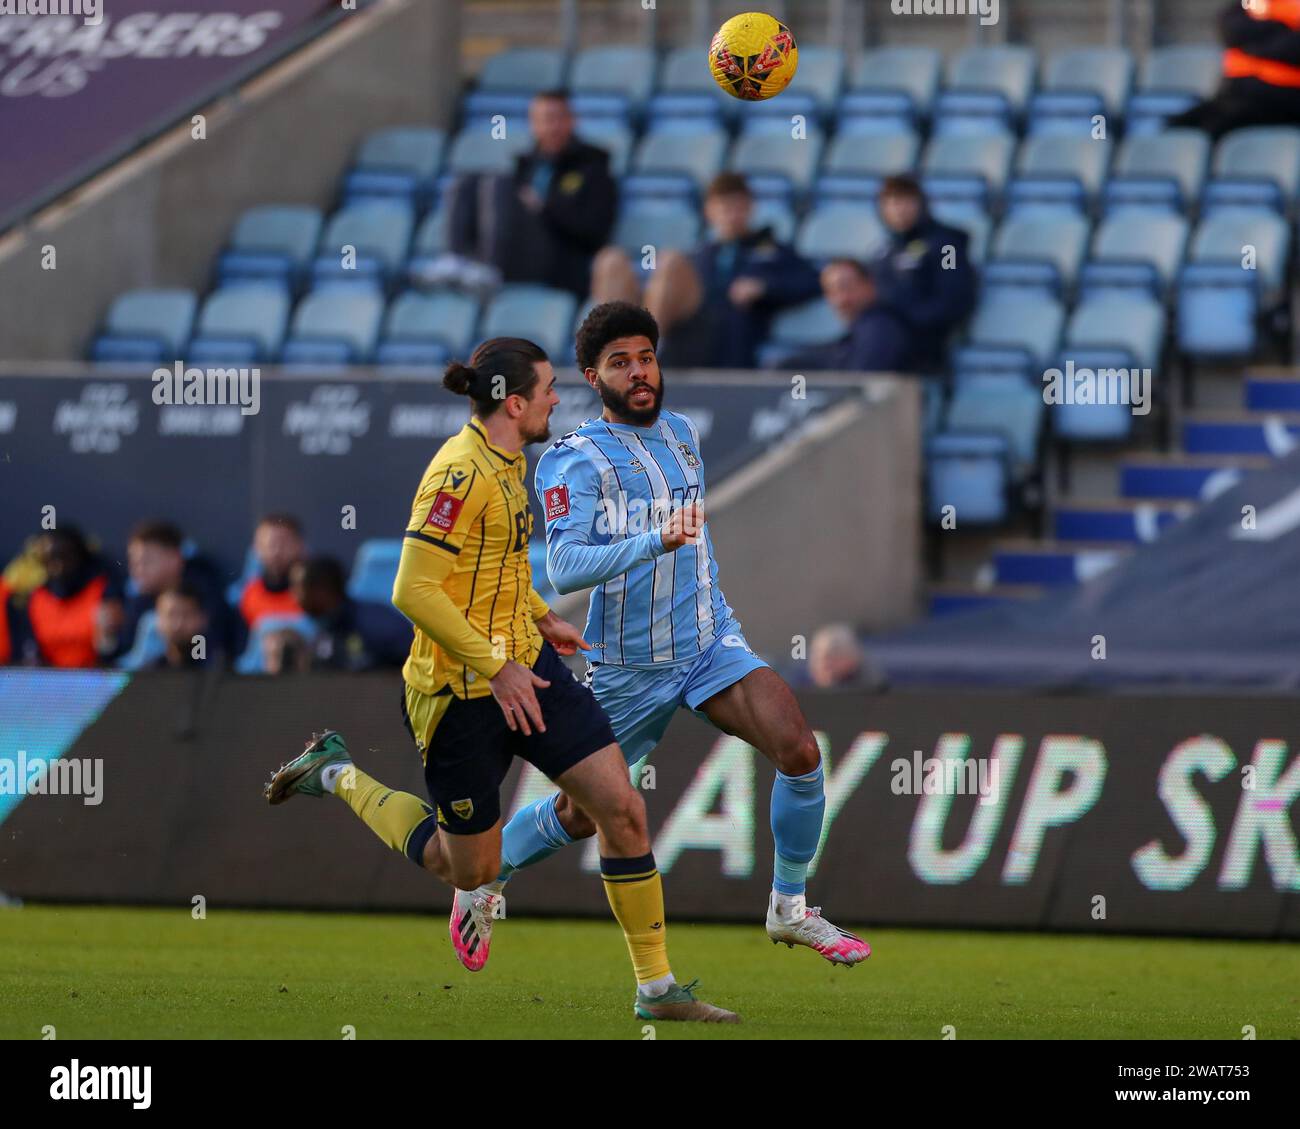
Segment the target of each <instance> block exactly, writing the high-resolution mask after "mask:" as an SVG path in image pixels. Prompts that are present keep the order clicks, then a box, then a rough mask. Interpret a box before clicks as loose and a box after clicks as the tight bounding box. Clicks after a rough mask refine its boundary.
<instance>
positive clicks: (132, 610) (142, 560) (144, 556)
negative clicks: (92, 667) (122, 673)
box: [102, 521, 233, 658]
mask: <svg viewBox="0 0 1300 1129" xmlns="http://www.w3.org/2000/svg"><path fill="white" fill-rule="evenodd" d="M183 545H184V536H183V535H182V533H181V531H180V530H179V529H178V528H177V527H176V526H174V525H172V524H171V523H170V522H166V521H143V522H140V524H138V525H137V526H136V527H135V528H134V529H133V530H132V531H131V536H130V538H129V539H128V541H127V545H126V562H127V570H128V572H129V573H130V576H131V582H132V583H131V589H133V590H128V592H127V595H126V598H125V600H124V602H123V603H122V604H120V605H117V608H118V609H120V615H118V614H117V613H116V612H115V611H113V612H110V618H109V619H108V622H107V623H106V628H105V631H104V633H103V639H102V642H103V645H105V646H110V647H111V650H109V651H108V652H107V653H106V654H105V655H104V657H105V658H117V657H118V656H120V655H122V654H124V653H125V652H127V651H129V650H130V649H131V647H132V645H133V644H134V643H135V639H136V634H137V632H138V630H139V626H140V620H141V618H142V617H143V616H144V615H145V614H146V613H148V612H151V611H155V610H156V601H157V599H158V596H159V595H160V594H161V593H162V592H164V591H166V590H168V589H174V588H176V587H177V586H178V585H181V584H184V585H186V586H187V587H188V588H192V589H193V590H194V591H196V592H198V593H199V597H200V599H201V600H202V602H203V610H204V615H205V618H206V620H207V623H208V627H209V628H210V630H211V633H212V636H213V640H212V641H213V642H215V643H216V645H217V646H218V648H219V649H221V650H226V649H228V648H229V647H230V646H231V643H232V642H233V640H232V639H231V633H232V628H233V625H232V624H231V622H230V620H231V614H230V610H229V608H227V607H226V602H225V600H224V599H223V598H222V595H221V582H220V579H219V577H218V575H217V571H216V569H215V568H214V567H213V565H212V564H211V563H209V562H208V561H207V560H205V559H204V558H203V557H198V556H193V557H189V558H187V557H186V556H185V555H184V552H183ZM109 608H113V605H109Z"/></svg>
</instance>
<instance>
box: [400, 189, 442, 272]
mask: <svg viewBox="0 0 1300 1129" xmlns="http://www.w3.org/2000/svg"><path fill="white" fill-rule="evenodd" d="M446 250H447V209H446V208H445V207H444V208H436V209H435V210H433V211H431V212H429V214H428V215H426V216H425V217H424V219H422V220H421V221H420V226H419V227H418V228H416V231H415V239H414V240H413V241H412V243H411V257H410V258H409V259H408V260H407V261H406V275H407V277H408V278H412V279H418V278H419V277H420V276H421V275H423V274H424V273H425V272H426V271H428V270H430V269H431V268H432V266H433V264H434V263H435V262H436V261H437V259H438V257H439V256H440V255H442V254H444V253H445V252H446Z"/></svg>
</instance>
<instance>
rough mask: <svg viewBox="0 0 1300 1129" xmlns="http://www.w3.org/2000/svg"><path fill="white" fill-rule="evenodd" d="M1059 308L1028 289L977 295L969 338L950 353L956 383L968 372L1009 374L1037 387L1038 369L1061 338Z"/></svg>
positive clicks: (1050, 357)
mask: <svg viewBox="0 0 1300 1129" xmlns="http://www.w3.org/2000/svg"><path fill="white" fill-rule="evenodd" d="M1064 324H1065V311H1064V309H1063V308H1062V306H1061V304H1060V303H1059V302H1057V301H1055V300H1054V299H1052V298H1048V297H1045V296H1044V295H1042V294H1035V293H1034V292H1033V291H1021V290H1003V291H999V292H995V293H993V294H991V295H989V296H988V297H987V298H985V299H983V300H981V302H980V304H979V307H978V309H976V311H975V315H974V317H973V318H972V319H971V326H970V334H969V341H968V342H967V344H965V345H962V346H960V347H959V348H958V349H957V350H956V352H955V355H954V359H953V368H954V374H955V377H956V382H957V383H958V384H960V383H961V382H962V381H963V380H965V379H967V378H968V377H970V376H976V375H981V374H989V373H993V374H1001V373H1015V374H1018V375H1019V376H1020V377H1021V378H1022V379H1024V380H1026V381H1028V382H1029V383H1030V384H1031V386H1033V387H1039V388H1041V384H1040V378H1041V375H1042V372H1043V370H1044V369H1045V368H1046V367H1047V366H1048V365H1049V364H1051V363H1052V360H1053V359H1054V358H1055V356H1056V353H1057V347H1058V345H1059V344H1060V341H1061V329H1062V327H1063V325H1064Z"/></svg>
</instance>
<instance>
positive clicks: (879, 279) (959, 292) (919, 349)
mask: <svg viewBox="0 0 1300 1129" xmlns="http://www.w3.org/2000/svg"><path fill="white" fill-rule="evenodd" d="M879 208H880V218H881V219H882V220H883V221H884V223H885V227H886V229H887V231H888V233H889V242H888V244H887V246H886V248H885V249H884V251H883V252H882V254H881V255H880V256H879V257H878V258H877V259H876V260H875V261H874V262H873V263H871V264H870V269H871V276H872V278H873V279H874V280H875V284H876V289H877V290H878V291H879V293H880V297H881V299H882V301H884V302H885V303H886V304H887V305H889V306H890V307H891V308H892V309H894V310H895V311H897V313H898V314H899V315H900V316H901V317H903V318H904V319H905V320H906V322H907V324H908V327H909V328H910V330H911V337H912V344H913V347H914V349H913V356H912V358H911V360H912V365H913V367H914V368H915V370H916V371H917V372H919V373H922V374H926V375H929V374H934V373H938V372H942V371H943V369H944V367H945V365H946V360H947V353H948V338H949V337H950V336H951V335H952V334H953V332H954V331H955V330H956V329H957V328H958V327H959V326H960V325H961V323H962V322H964V321H965V320H966V319H967V318H968V317H969V316H970V314H971V311H972V310H974V308H975V298H976V289H977V279H976V276H975V269H974V267H973V266H972V265H971V261H970V249H969V244H970V239H969V237H968V236H967V234H966V233H965V232H964V231H959V230H958V229H957V228H955V227H948V226H946V225H945V224H941V223H940V222H939V221H938V220H936V219H934V218H933V217H932V216H931V215H930V212H929V207H928V205H927V202H926V199H925V193H924V192H923V191H922V190H921V185H920V183H919V182H918V181H917V180H916V178H915V177H911V176H890V177H886V178H885V180H884V182H883V183H882V184H881V186H880V197H879Z"/></svg>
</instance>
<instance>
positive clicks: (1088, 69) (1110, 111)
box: [1029, 47, 1133, 137]
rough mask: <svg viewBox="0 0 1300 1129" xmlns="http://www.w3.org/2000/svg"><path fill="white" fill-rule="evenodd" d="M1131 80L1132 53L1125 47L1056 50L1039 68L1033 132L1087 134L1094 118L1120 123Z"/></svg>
mask: <svg viewBox="0 0 1300 1129" xmlns="http://www.w3.org/2000/svg"><path fill="white" fill-rule="evenodd" d="M1132 85H1133V57H1132V56H1131V55H1130V54H1129V53H1128V51H1127V50H1126V49H1125V48H1123V47H1071V48H1067V49H1065V50H1063V51H1058V52H1056V53H1055V54H1053V55H1052V57H1051V58H1049V59H1048V60H1047V63H1046V66H1045V67H1044V69H1043V84H1042V88H1041V89H1040V90H1039V92H1038V93H1037V94H1035V95H1034V97H1033V100H1032V101H1031V102H1030V104H1029V132H1030V133H1031V134H1043V133H1066V134H1070V135H1073V136H1083V137H1089V136H1091V135H1092V133H1093V130H1094V118H1095V117H1097V116H1099V115H1100V116H1102V117H1104V118H1105V119H1107V122H1108V127H1107V134H1108V135H1109V133H1110V132H1111V131H1112V130H1113V129H1114V127H1115V126H1116V125H1118V123H1119V120H1120V118H1121V117H1122V116H1123V113H1124V107H1125V104H1126V103H1127V101H1128V95H1129V89H1130V88H1131V87H1132Z"/></svg>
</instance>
